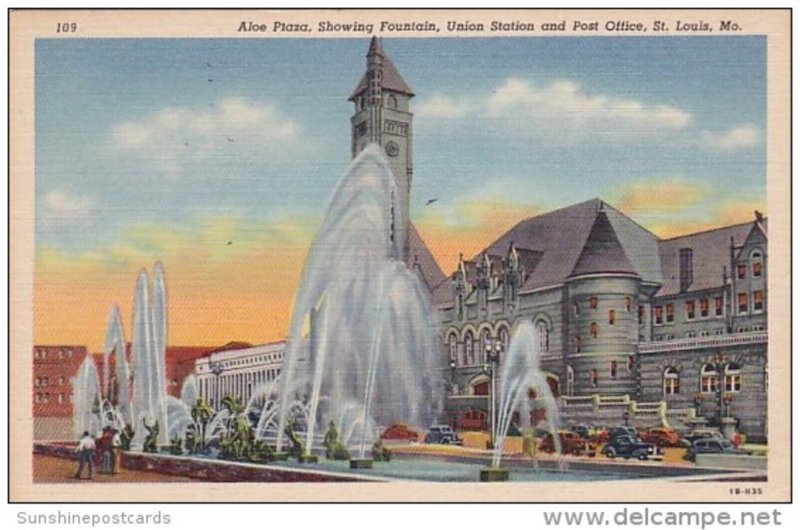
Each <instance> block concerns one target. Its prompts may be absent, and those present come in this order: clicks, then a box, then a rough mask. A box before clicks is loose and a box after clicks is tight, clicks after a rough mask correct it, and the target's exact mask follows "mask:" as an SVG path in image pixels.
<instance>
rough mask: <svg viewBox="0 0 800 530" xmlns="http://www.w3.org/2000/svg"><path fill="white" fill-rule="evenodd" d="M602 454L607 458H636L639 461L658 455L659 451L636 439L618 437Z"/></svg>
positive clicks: (649, 444) (651, 445)
mask: <svg viewBox="0 0 800 530" xmlns="http://www.w3.org/2000/svg"><path fill="white" fill-rule="evenodd" d="M603 454H605V455H606V456H607V457H608V458H615V457H617V456H621V457H623V458H626V459H628V458H638V459H639V460H647V459H648V458H653V457H656V456H657V455H659V450H658V448H657V447H656V446H655V445H653V444H651V443H647V442H643V441H641V440H640V439H638V438H635V437H632V436H627V435H619V436H616V437H615V438H614V439H613V440H611V442H609V443H608V444H607V445H606V446H605V447H604V448H603Z"/></svg>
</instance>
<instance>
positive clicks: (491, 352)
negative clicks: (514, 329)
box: [485, 340, 503, 448]
mask: <svg viewBox="0 0 800 530" xmlns="http://www.w3.org/2000/svg"><path fill="white" fill-rule="evenodd" d="M485 349H486V360H488V361H489V365H490V366H491V372H489V377H490V378H491V389H490V391H489V409H490V412H489V414H490V416H489V420H490V422H491V423H490V425H491V427H490V430H489V441H490V443H491V446H492V448H494V442H495V439H494V435H495V432H494V431H495V420H496V418H495V411H496V409H497V396H496V393H497V392H496V384H495V376H496V374H497V364H498V363H499V362H500V354H501V353H502V352H503V343H502V342H501V341H499V340H497V341H495V343H494V345H492V343H491V342H487V343H486V348H485Z"/></svg>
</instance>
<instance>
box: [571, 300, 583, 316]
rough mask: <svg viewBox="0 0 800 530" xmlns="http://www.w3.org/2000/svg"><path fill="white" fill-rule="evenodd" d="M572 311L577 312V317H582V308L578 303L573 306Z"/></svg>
mask: <svg viewBox="0 0 800 530" xmlns="http://www.w3.org/2000/svg"><path fill="white" fill-rule="evenodd" d="M572 309H573V310H575V314H576V315H580V314H581V306H580V305H578V302H575V303H573V304H572Z"/></svg>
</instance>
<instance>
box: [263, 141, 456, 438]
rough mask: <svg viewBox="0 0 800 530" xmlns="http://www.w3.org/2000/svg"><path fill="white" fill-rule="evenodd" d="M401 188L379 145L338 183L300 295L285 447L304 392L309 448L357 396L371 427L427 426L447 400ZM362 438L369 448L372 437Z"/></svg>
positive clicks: (289, 363)
mask: <svg viewBox="0 0 800 530" xmlns="http://www.w3.org/2000/svg"><path fill="white" fill-rule="evenodd" d="M398 196H399V193H398V190H397V185H396V182H395V179H394V175H393V174H392V171H391V169H390V168H389V165H388V164H387V162H386V160H385V159H384V158H383V155H382V153H381V150H380V148H379V147H378V146H376V145H372V146H369V147H368V148H366V149H365V150H364V151H362V153H361V154H359V156H358V157H356V159H355V160H354V161H353V162H352V164H351V165H350V167H349V168H348V170H347V171H345V173H344V174H343V175H342V176H341V177H340V178H339V180H338V182H337V184H336V186H335V188H334V191H333V193H332V196H331V200H330V202H329V203H328V206H327V207H326V210H325V214H324V219H323V223H322V226H321V228H320V229H319V232H318V233H317V235H316V238H315V240H314V243H313V244H312V246H311V250H310V251H309V254H308V256H307V258H306V263H305V268H304V271H303V280H302V282H301V285H300V289H299V290H298V292H297V296H296V298H295V306H294V313H293V315H292V323H291V328H290V333H289V342H288V344H287V354H286V357H285V360H284V366H283V369H282V373H281V390H280V413H279V426H278V448H279V449H280V446H281V443H282V438H283V431H284V427H285V425H286V422H287V420H288V418H287V416H288V412H289V405H290V404H291V403H292V402H293V401H295V400H296V398H297V397H302V398H303V399H307V400H308V405H309V414H308V417H309V422H308V427H307V432H306V448H307V450H308V448H310V447H311V444H312V442H313V440H314V432H315V430H316V429H317V428H318V427H319V426H320V425H322V424H324V423H327V421H329V420H330V419H333V418H340V417H344V416H345V414H344V412H345V410H346V409H347V408H348V407H352V404H353V403H354V402H355V403H358V406H359V408H360V411H361V414H360V416H361V417H360V418H357V419H354V420H353V421H358V422H359V423H361V424H362V425H367V424H370V423H378V424H384V425H385V424H388V423H391V422H395V421H404V422H408V423H413V424H417V425H427V424H428V423H429V422H431V421H432V420H434V419H435V418H436V416H437V414H438V412H439V410H440V408H441V381H440V380H439V379H440V376H441V373H442V369H443V366H440V364H441V356H440V355H439V354H438V350H437V348H436V343H435V328H434V319H433V317H432V312H431V308H430V305H429V299H428V297H429V294H428V292H427V289H426V288H425V287H423V285H422V283H421V282H420V279H419V278H418V277H417V275H416V274H415V273H414V272H412V271H411V270H409V269H408V267H407V266H406V265H405V263H403V262H402V261H401V259H400V256H402V255H403V252H402V245H403V241H404V235H403V234H404V232H402V230H404V228H405V227H395V226H394V222H395V219H403V218H405V215H403V212H401V211H400V208H402V204H401V202H400V201H395V197H398ZM395 228H397V229H399V230H395ZM401 235H402V236H403V237H401ZM321 402H322V403H324V407H325V408H324V410H320V409H319V405H320V403H321ZM323 416H324V417H323ZM344 428H345V429H346V428H347V427H346V426H345V427H344ZM361 438H362V439H361V440H359V442H360V443H359V449H361V452H362V453H363V451H364V448H365V446H366V444H367V442H368V440H366V439H365V437H364V436H362V437H361ZM369 441H370V442H371V440H369Z"/></svg>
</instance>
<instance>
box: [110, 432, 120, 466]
mask: <svg viewBox="0 0 800 530" xmlns="http://www.w3.org/2000/svg"><path fill="white" fill-rule="evenodd" d="M111 432H112V433H113V434H114V435H113V436H112V437H111V453H112V455H113V459H112V460H111V473H112V474H114V475H116V474H117V473H119V468H120V462H119V459H120V453H122V437H121V436H120V435H119V431H118V430H117V429H113V430H112V431H111Z"/></svg>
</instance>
